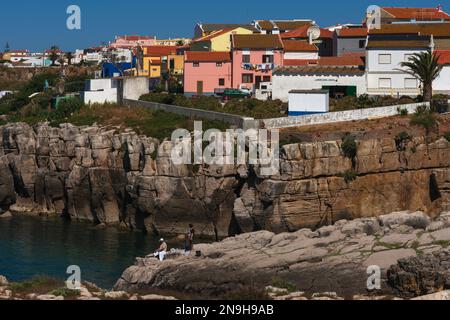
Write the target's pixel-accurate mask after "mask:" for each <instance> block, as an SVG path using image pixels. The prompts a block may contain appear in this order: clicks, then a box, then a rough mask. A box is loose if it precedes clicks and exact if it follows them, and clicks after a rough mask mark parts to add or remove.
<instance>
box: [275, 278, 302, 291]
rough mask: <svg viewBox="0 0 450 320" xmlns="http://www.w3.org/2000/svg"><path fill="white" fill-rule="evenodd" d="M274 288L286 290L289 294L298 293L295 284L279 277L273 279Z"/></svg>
mask: <svg viewBox="0 0 450 320" xmlns="http://www.w3.org/2000/svg"><path fill="white" fill-rule="evenodd" d="M272 286H273V287H276V288H280V289H286V290H287V291H288V292H289V293H292V292H296V291H297V286H296V285H295V284H293V283H291V282H289V281H286V280H284V279H282V278H279V277H274V278H272Z"/></svg>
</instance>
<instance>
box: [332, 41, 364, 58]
mask: <svg viewBox="0 0 450 320" xmlns="http://www.w3.org/2000/svg"><path fill="white" fill-rule="evenodd" d="M361 40H363V41H366V38H365V37H364V38H337V40H336V51H335V52H336V55H338V56H342V55H343V54H346V53H355V52H357V53H364V52H366V48H365V46H364V47H363V48H360V47H359V42H360V41H361Z"/></svg>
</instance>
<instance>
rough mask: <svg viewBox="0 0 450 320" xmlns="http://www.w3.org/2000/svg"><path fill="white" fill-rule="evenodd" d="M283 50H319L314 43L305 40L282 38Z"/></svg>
mask: <svg viewBox="0 0 450 320" xmlns="http://www.w3.org/2000/svg"><path fill="white" fill-rule="evenodd" d="M283 46H284V51H285V52H304V51H308V52H310V51H311V52H316V51H319V49H318V48H317V46H316V45H315V44H309V42H308V41H305V40H283Z"/></svg>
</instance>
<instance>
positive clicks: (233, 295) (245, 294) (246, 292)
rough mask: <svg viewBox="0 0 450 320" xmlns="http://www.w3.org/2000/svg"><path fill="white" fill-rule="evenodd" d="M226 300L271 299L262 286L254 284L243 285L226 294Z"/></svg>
mask: <svg viewBox="0 0 450 320" xmlns="http://www.w3.org/2000/svg"><path fill="white" fill-rule="evenodd" d="M223 299H224V300H238V301H240V300H250V301H257V300H271V299H270V296H269V294H268V293H267V292H266V290H265V289H264V288H260V287H257V286H254V285H248V286H243V287H241V288H239V289H235V290H233V291H230V292H229V293H227V294H225V295H224V297H223Z"/></svg>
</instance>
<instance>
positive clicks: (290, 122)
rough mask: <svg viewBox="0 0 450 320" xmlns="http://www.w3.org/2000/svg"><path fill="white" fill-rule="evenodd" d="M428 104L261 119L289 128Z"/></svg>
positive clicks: (393, 112) (376, 115) (268, 124)
mask: <svg viewBox="0 0 450 320" xmlns="http://www.w3.org/2000/svg"><path fill="white" fill-rule="evenodd" d="M422 105H427V103H414V104H405V105H401V106H390V107H380V108H371V109H357V110H349V111H342V112H330V113H325V114H317V115H307V116H301V117H287V118H277V119H265V120H260V123H261V126H262V127H264V128H266V129H273V128H287V127H298V126H307V125H317V124H326V123H335V122H346V121H354V120H365V119H372V118H384V117H390V116H395V115H397V114H398V109H399V108H401V109H406V110H408V112H409V113H414V112H415V111H416V110H417V107H419V106H422Z"/></svg>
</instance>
